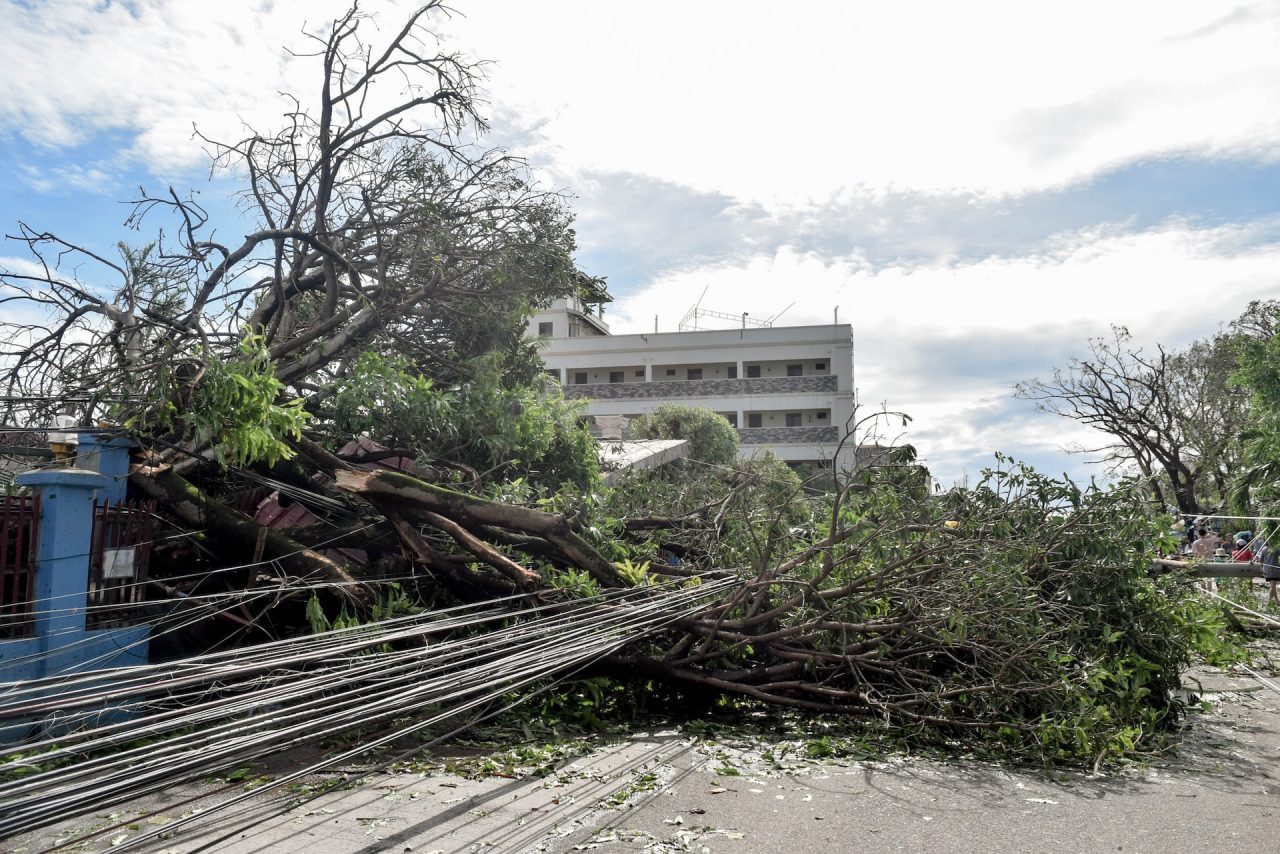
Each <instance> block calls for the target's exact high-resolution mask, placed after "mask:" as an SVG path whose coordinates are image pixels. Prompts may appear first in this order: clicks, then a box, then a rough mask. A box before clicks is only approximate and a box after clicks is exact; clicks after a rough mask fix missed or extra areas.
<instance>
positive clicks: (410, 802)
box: [0, 674, 1280, 854]
mask: <svg viewBox="0 0 1280 854" xmlns="http://www.w3.org/2000/svg"><path fill="white" fill-rule="evenodd" d="M1204 688H1205V690H1206V691H1207V692H1208V695H1209V696H1211V697H1215V698H1216V699H1218V700H1219V703H1218V705H1217V708H1216V709H1215V711H1214V712H1212V713H1210V714H1208V715H1204V716H1200V717H1199V718H1198V721H1197V723H1196V725H1195V728H1194V731H1193V733H1192V734H1191V735H1190V737H1189V739H1188V744H1187V746H1186V748H1185V749H1184V750H1183V751H1181V753H1180V754H1179V756H1178V757H1177V758H1176V759H1174V760H1171V761H1168V762H1160V763H1156V764H1154V765H1152V766H1150V767H1147V768H1145V769H1142V770H1135V771H1129V772H1124V773H1118V774H1110V775H1105V776H1100V777H1093V776H1089V775H1078V774H1072V775H1056V776H1050V775H1045V774H1040V773H1033V772H1012V771H1009V770H1007V769H1002V768H999V767H994V766H988V765H982V764H974V763H939V762H934V761H926V760H920V759H912V758H904V757H898V758H893V759H889V760H885V761H877V762H851V761H810V760H804V759H787V758H785V757H782V754H784V753H787V755H789V756H795V755H796V754H798V753H799V752H800V751H799V749H798V745H796V744H789V743H786V742H778V743H771V744H761V743H760V742H758V741H755V740H744V741H741V742H736V743H725V742H708V741H706V740H702V739H698V738H693V737H691V736H688V735H687V734H685V733H682V732H679V731H670V732H657V733H647V734H638V735H635V736H633V737H631V738H629V739H627V740H625V741H622V742H619V743H617V744H614V745H611V746H608V747H605V748H601V749H599V750H596V751H595V752H593V753H591V754H590V755H587V756H584V757H581V758H579V759H577V760H576V761H573V762H571V763H569V764H567V765H564V766H562V767H561V768H560V769H559V771H558V772H556V773H553V774H551V775H549V776H545V777H541V778H533V777H526V778H523V779H506V778H501V777H491V778H488V779H483V780H469V779H465V778H462V777H458V776H455V775H452V774H447V773H442V772H430V773H399V774H384V775H379V776H377V777H376V778H374V779H373V780H372V781H371V782H370V783H369V784H367V785H365V786H363V787H361V788H359V789H350V790H339V791H331V792H328V793H326V794H322V795H319V796H316V797H304V796H303V795H302V794H301V793H299V792H293V793H272V794H267V795H263V796H259V797H255V798H253V799H251V800H249V801H248V802H247V804H246V805H245V807H244V808H242V809H240V810H239V811H237V812H234V813H231V814H227V815H221V816H219V817H218V818H217V819H215V820H211V821H208V822H205V823H204V824H199V823H197V824H194V825H192V826H191V827H190V828H189V829H188V830H186V831H184V832H183V833H181V834H178V835H176V836H175V837H173V838H171V839H168V840H160V841H156V842H154V843H150V844H148V845H147V847H145V848H144V849H143V850H146V851H151V852H183V854H187V852H196V851H206V852H233V854H249V852H285V854H288V852H303V851H305V852H308V854H330V852H332V854H353V852H358V853H359V854H373V852H385V851H392V852H396V851H399V852H417V853H418V854H462V852H466V854H472V852H519V851H530V852H544V854H567V852H576V851H586V850H598V851H600V852H602V854H609V852H617V854H630V852H644V854H666V852H676V851H690V852H714V854H746V852H751V854H765V852H803V854H819V852H828V851H830V852H837V851H839V852H843V851H857V852H889V851H906V852H968V851H981V852H984V854H1002V852H1033V851H1034V852H1104V851H1107V852H1116V851H1122V852H1127V854H1142V852H1149V854H1171V852H1179V854H1181V852H1197V853H1198V854H1199V853H1200V852H1207V853H1208V854H1213V852H1223V854H1276V852H1280V695H1278V694H1276V693H1272V692H1270V691H1267V690H1265V689H1260V688H1259V687H1258V684H1257V683H1256V682H1254V681H1253V680H1251V679H1247V678H1235V677H1229V676H1226V675H1222V674H1217V675H1209V676H1206V677H1205V682H1204ZM765 750H769V751H771V752H772V753H773V754H774V761H767V760H766V759H765V758H762V753H763V751H765ZM779 757H782V758H779ZM725 769H734V770H737V771H738V773H737V774H731V773H727V772H726V770H725ZM315 782H323V781H322V780H317V781H315ZM213 789H215V787H213V786H204V787H187V788H184V789H181V790H177V791H173V792H169V793H167V794H166V795H165V796H163V797H154V798H149V799H147V800H145V801H143V802H139V803H133V804H129V805H128V808H122V809H120V810H119V811H118V812H117V813H115V814H113V815H112V816H96V817H91V818H88V819H81V820H78V821H74V822H68V823H67V824H65V825H62V826H59V827H55V828H50V829H49V830H47V831H45V832H42V833H40V834H36V835H33V836H31V837H27V838H19V839H14V840H8V841H6V842H0V850H5V851H15V852H17V851H25V852H34V851H40V850H43V849H45V848H48V847H49V846H50V845H52V844H56V843H58V842H60V841H67V840H69V839H70V838H71V837H72V836H74V835H78V834H79V833H82V832H84V831H85V830H92V829H102V828H107V827H110V826H115V828H114V829H113V830H108V831H107V832H105V833H103V834H102V835H101V836H99V837H97V838H96V839H94V840H93V841H91V842H90V843H89V844H87V845H85V846H83V847H82V848H80V849H79V850H91V851H97V850H102V849H105V848H107V847H109V845H110V843H111V841H113V840H119V839H122V838H126V837H136V836H137V835H138V834H140V833H143V832H145V831H146V830H147V829H149V828H151V827H154V826H157V825H158V824H160V823H163V822H164V821H166V820H168V819H170V818H174V817H178V816H182V815H184V814H188V813H189V812H190V811H191V810H193V809H195V808H197V807H200V806H202V805H206V804H208V803H212V802H214V801H215V800H217V798H218V797H225V793H224V794H221V795H219V794H217V793H214V792H213V791H212V790H213ZM192 799H194V801H193V800H192Z"/></svg>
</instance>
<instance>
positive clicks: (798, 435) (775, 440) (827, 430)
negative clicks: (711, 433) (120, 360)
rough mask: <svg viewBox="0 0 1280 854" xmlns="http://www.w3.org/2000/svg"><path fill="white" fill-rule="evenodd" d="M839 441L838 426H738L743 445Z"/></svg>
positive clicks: (810, 443)
mask: <svg viewBox="0 0 1280 854" xmlns="http://www.w3.org/2000/svg"><path fill="white" fill-rule="evenodd" d="M815 379H816V378H815ZM839 441H840V428H838V427H739V428H738V442H739V444H742V445H834V444H836V443H837V442H839Z"/></svg>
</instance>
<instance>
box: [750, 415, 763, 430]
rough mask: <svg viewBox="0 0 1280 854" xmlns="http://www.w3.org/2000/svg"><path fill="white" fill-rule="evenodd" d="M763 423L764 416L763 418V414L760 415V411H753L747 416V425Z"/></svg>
mask: <svg viewBox="0 0 1280 854" xmlns="http://www.w3.org/2000/svg"><path fill="white" fill-rule="evenodd" d="M763 423H764V418H763V416H761V415H760V413H759V412H753V413H751V414H750V415H748V416H747V426H748V427H759V426H761V425H762V424H763Z"/></svg>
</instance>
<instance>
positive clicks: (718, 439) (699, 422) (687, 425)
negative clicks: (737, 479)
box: [627, 403, 738, 465]
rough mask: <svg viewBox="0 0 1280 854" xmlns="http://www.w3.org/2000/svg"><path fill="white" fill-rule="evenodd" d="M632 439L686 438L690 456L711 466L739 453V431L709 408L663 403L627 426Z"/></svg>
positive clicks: (728, 461)
mask: <svg viewBox="0 0 1280 854" xmlns="http://www.w3.org/2000/svg"><path fill="white" fill-rule="evenodd" d="M627 436H628V437H630V438H633V439H686V440H688V442H689V456H690V457H691V458H692V459H695V460H699V461H701V462H704V463H710V464H712V465H728V464H729V463H731V462H732V461H733V460H734V458H735V457H737V455H738V431H736V430H734V429H733V425H731V424H730V423H729V422H728V421H726V420H725V419H724V417H723V416H720V415H717V414H716V413H715V412H712V411H711V410H710V409H704V408H701V407H696V406H681V405H680V404H677V403H664V404H662V405H661V406H659V407H657V408H656V409H654V410H653V411H652V412H648V413H645V414H644V415H641V416H639V417H637V418H633V419H632V420H631V423H629V424H628V425H627Z"/></svg>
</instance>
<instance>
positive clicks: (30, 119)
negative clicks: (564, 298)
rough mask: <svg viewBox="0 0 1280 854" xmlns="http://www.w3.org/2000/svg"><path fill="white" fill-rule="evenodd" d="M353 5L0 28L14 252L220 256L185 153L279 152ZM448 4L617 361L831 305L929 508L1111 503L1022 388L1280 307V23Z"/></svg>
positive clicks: (206, 187)
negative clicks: (176, 216)
mask: <svg viewBox="0 0 1280 854" xmlns="http://www.w3.org/2000/svg"><path fill="white" fill-rule="evenodd" d="M341 5H342V4H341V3H339V2H334V0H315V2H310V3H301V2H294V0H276V2H272V3H266V2H259V0H227V1H226V2H224V3H220V4H218V6H217V8H216V9H214V8H209V7H206V4H192V3H181V2H178V0H135V2H131V3H128V4H121V3H112V2H105V3H91V2H84V0H47V2H43V3H38V4H31V3H16V2H5V0H0V28H3V32H5V33H6V38H5V39H4V41H3V42H2V43H0V75H3V76H4V77H5V78H6V79H5V80H4V83H5V84H7V85H6V86H5V91H7V92H11V93H16V97H12V98H10V99H8V100H7V101H6V103H5V104H3V105H0V128H3V130H0V142H2V143H3V147H2V149H0V172H2V173H3V177H4V180H3V181H0V222H2V223H3V224H4V226H5V231H7V232H11V231H12V230H13V228H14V227H15V224H16V222H17V221H18V220H23V221H25V222H27V223H28V224H30V225H32V226H33V227H36V228H40V229H49V230H56V231H59V232H62V233H64V234H66V235H68V236H72V237H75V238H76V239H79V240H81V241H83V242H85V243H87V244H89V245H91V246H93V247H95V248H98V249H103V250H109V249H110V247H112V246H113V245H114V244H115V243H116V242H117V241H119V240H125V241H127V242H133V243H138V242H144V241H145V240H147V239H150V236H149V231H148V229H146V228H144V229H143V230H142V231H140V232H130V231H127V230H125V229H124V228H122V227H121V223H122V221H123V220H124V218H125V216H126V215H127V207H126V206H123V205H121V204H120V201H121V200H125V199H128V198H131V197H132V194H133V193H134V191H135V189H136V187H137V186H138V185H139V184H142V185H145V186H146V187H148V188H149V189H157V188H164V187H168V186H173V187H174V188H175V189H177V190H178V191H179V192H185V191H186V190H188V189H190V190H195V191H197V192H199V193H200V198H201V199H202V200H203V202H204V203H205V204H206V206H207V207H208V208H209V210H210V212H211V213H212V214H213V218H214V221H215V222H220V223H224V225H222V226H221V228H222V229H223V233H224V235H233V234H234V233H235V232H236V231H237V230H239V229H241V228H243V227H244V226H243V223H241V222H240V221H239V219H238V217H237V216H236V214H235V210H234V205H233V203H232V202H231V201H230V199H229V198H228V193H229V192H230V191H231V190H232V189H233V188H234V186H235V183H234V180H233V176H223V177H220V178H219V179H218V180H216V181H214V182H212V183H210V182H209V181H208V161H207V158H206V156H205V154H204V152H203V150H202V146H201V144H200V143H199V141H198V140H195V139H193V137H192V126H193V124H195V125H198V126H199V127H200V128H201V130H203V131H205V132H207V133H210V134H212V135H215V136H223V137H235V136H238V135H239V134H240V133H241V132H242V131H243V128H244V127H245V125H257V126H266V127H269V126H272V125H274V123H275V122H276V121H277V120H278V116H279V114H280V112H281V109H282V106H281V102H280V100H279V98H278V96H277V93H278V92H279V91H281V90H288V89H292V90H293V91H298V92H304V93H305V92H306V91H307V88H308V87H309V86H311V85H313V84H312V83H311V81H312V79H313V77H312V75H311V73H310V69H309V68H308V67H307V66H306V63H304V62H298V61H291V60H290V59H289V58H288V56H287V54H286V53H285V52H284V51H283V50H282V46H283V45H286V44H292V45H297V44H298V33H299V31H300V30H301V29H302V28H303V26H304V21H305V26H306V27H307V28H308V29H312V30H314V29H315V28H317V27H319V26H322V25H323V20H324V17H325V15H326V14H333V13H334V12H335V11H336V10H337V9H338V8H339V7H340V6H341ZM364 5H365V8H367V9H368V10H371V11H373V12H375V13H377V14H379V15H381V16H382V20H383V21H384V22H386V23H387V24H388V25H389V24H390V22H392V21H394V19H395V17H396V14H397V9H398V7H403V6H404V5H405V4H403V3H398V2H396V0H370V2H368V3H366V4H364ZM454 5H455V7H456V8H458V9H459V11H460V13H461V14H460V15H458V16H455V17H453V18H450V19H448V20H441V21H440V22H439V26H440V29H441V32H442V36H443V38H444V39H445V43H446V45H447V46H449V47H454V48H458V49H461V50H464V51H467V52H469V53H471V54H472V55H476V56H480V57H484V58H486V59H492V60H494V63H493V64H492V65H491V66H489V68H488V75H489V81H488V87H489V90H490V93H491V97H490V106H489V110H488V112H489V115H490V118H491V119H492V124H493V128H494V130H493V134H492V137H491V141H492V142H495V143H498V144H503V145H507V146H510V147H512V148H513V149H514V150H516V151H517V152H519V153H521V154H523V155H524V156H525V157H526V158H527V159H528V161H529V163H530V165H531V167H532V168H533V169H534V171H535V173H536V174H537V175H538V176H539V177H540V179H541V180H542V181H543V182H544V183H545V184H546V185H547V186H550V187H554V188H558V189H563V190H565V191H566V192H567V193H569V194H571V195H572V196H573V201H572V205H573V207H574V209H575V210H576V211H577V213H578V223H577V230H578V234H579V240H580V244H581V252H580V256H579V258H580V261H581V263H582V265H583V266H584V267H585V268H586V269H587V270H589V271H590V272H592V273H596V274H600V275H605V276H607V277H608V279H609V281H610V283H611V285H612V289H613V291H614V294H615V296H616V297H617V300H616V302H615V303H614V305H612V306H610V309H609V315H608V317H609V319H610V320H611V322H612V323H613V324H614V328H615V329H616V330H617V331H623V332H625V331H639V330H644V329H651V328H652V327H653V323H654V316H655V315H657V316H658V321H659V324H660V326H661V328H665V329H673V328H674V327H675V324H676V322H677V321H678V319H679V317H680V315H682V314H683V313H684V311H685V310H686V309H687V308H688V307H689V305H690V304H692V302H693V300H694V299H696V298H697V295H698V294H699V293H701V292H702V291H703V289H704V288H706V289H707V297H706V300H705V302H704V305H706V306H707V307H710V308H716V309H720V310H722V311H726V312H732V313H737V312H741V311H749V312H750V313H751V314H752V315H753V316H757V317H767V316H771V315H774V314H777V313H778V312H782V311H783V310H784V309H785V313H784V314H783V315H782V318H781V321H780V322H788V323H823V322H829V320H830V318H831V317H832V312H833V310H834V309H835V308H836V306H839V311H840V318H841V319H842V320H847V321H851V322H852V323H853V324H854V328H855V336H856V338H857V354H858V356H857V358H858V364H857V371H858V384H859V387H860V395H861V399H862V400H863V401H864V403H866V404H868V405H877V404H879V403H880V402H882V401H883V402H885V403H887V404H888V405H889V406H891V407H894V408H901V409H905V410H907V411H910V412H911V413H912V414H913V415H914V416H915V421H914V422H913V425H912V427H911V428H910V430H909V432H908V433H907V434H906V436H905V438H906V439H907V440H909V441H913V442H915V443H916V444H917V445H918V446H919V449H920V452H921V454H922V456H923V457H925V458H926V459H927V460H928V462H929V465H930V466H931V468H932V469H933V471H934V474H935V475H936V476H938V477H939V479H940V480H942V482H943V483H950V482H951V481H953V480H957V479H959V478H961V477H963V476H964V475H965V474H966V473H967V474H969V475H973V474H974V473H975V472H976V471H977V470H978V469H980V468H981V467H982V466H983V465H986V464H987V463H989V462H990V461H991V455H992V453H993V452H994V451H996V450H1003V451H1006V452H1009V453H1011V454H1013V455H1015V456H1018V457H1021V458H1023V459H1027V460H1029V461H1031V462H1033V463H1035V464H1037V465H1038V466H1041V467H1043V468H1045V469H1047V470H1049V471H1054V472H1060V471H1069V472H1070V473H1072V474H1073V475H1075V476H1078V477H1087V476H1089V475H1090V474H1092V473H1099V472H1098V469H1097V468H1096V467H1090V466H1089V465H1087V460H1086V458H1085V457H1082V456H1078V455H1067V454H1065V453H1064V452H1063V448H1066V447H1069V446H1073V445H1079V444H1086V445H1087V444H1090V443H1091V441H1092V437H1090V436H1089V435H1088V434H1087V433H1084V432H1082V431H1080V430H1079V429H1078V428H1076V427H1075V426H1074V425H1073V424H1071V423H1070V422H1064V421H1061V420H1059V419H1055V418H1051V417H1048V416H1044V415H1041V414H1039V413H1036V412H1035V411H1034V409H1033V408H1031V406H1030V404H1027V403H1025V402H1022V401H1018V400H1015V399H1013V398H1012V397H1011V396H1010V394H1009V391H1010V387H1011V386H1012V384H1013V383H1015V382H1017V381H1019V380H1023V379H1027V378H1029V377H1033V376H1037V375H1044V374H1046V373H1048V372H1049V371H1050V370H1052V368H1053V367H1054V366H1057V365H1062V364H1064V363H1065V362H1066V361H1067V360H1069V359H1070V358H1071V357H1072V356H1076V355H1082V354H1083V353H1084V351H1085V349H1086V346H1087V340H1088V338H1089V337H1091V336H1095V335H1101V334H1105V333H1106V331H1107V329H1108V327H1109V325H1110V324H1112V323H1117V324H1123V325H1126V326H1128V327H1129V328H1130V329H1131V330H1132V331H1133V332H1134V334H1135V336H1136V337H1137V338H1138V340H1140V341H1143V342H1147V343H1153V342H1156V341H1159V342H1162V343H1164V344H1168V345H1173V346H1179V345H1182V344H1185V343H1186V342H1188V341H1190V340H1192V339H1193V338H1196V337H1199V336H1203V335H1208V334H1212V333H1213V332H1215V331H1216V330H1218V329H1219V328H1220V327H1221V326H1222V325H1223V324H1225V323H1226V322H1229V321H1230V320H1231V319H1233V318H1234V317H1235V316H1236V315H1238V314H1239V313H1240V311H1242V310H1243V309H1244V307H1245V305H1246V304H1247V302H1248V301H1249V300H1250V299H1258V298H1266V297H1270V296H1280V286H1278V283H1277V271H1278V270H1280V117H1278V116H1280V114H1278V113H1277V111H1276V110H1275V96H1276V93H1277V92H1280V9H1278V8H1277V7H1276V5H1275V4H1274V3H1248V2H1246V3H1239V4H1223V3H1218V2H1169V1H1168V0H1166V2H1131V3H1125V4H1114V3H1102V2H1098V3H1094V2H1080V3H1075V4H1071V5H1070V6H1060V7H1051V6H1049V5H1047V4H1027V3H1015V2H980V3H973V4H955V3H947V2H928V0H903V2H895V3H878V2H867V3H844V2H836V0H829V2H812V3H806V4H799V5H795V4H792V5H782V4H777V3H764V2H754V0H743V2H728V0H707V2H702V3H697V4H688V3H677V2H674V0H655V2H652V3H650V4H645V6H643V7H637V6H636V5H635V4H630V3H623V2H620V0H619V1H618V2H612V0H545V2H539V3H520V2H516V0H489V2H484V3H480V2H478V0H459V2H457V3H455V4H454ZM144 46H145V49H144ZM49 57H57V58H58V61H56V62H50V61H49ZM228 239H231V238H230V237H228ZM19 249H20V247H17V246H14V245H13V244H9V245H8V246H7V247H0V258H9V259H14V258H15V257H17V256H18V250H19ZM7 263H9V264H10V266H12V264H13V263H16V262H15V261H13V260H10V261H9V262H7ZM792 303H794V305H792ZM788 306H790V307H788Z"/></svg>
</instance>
